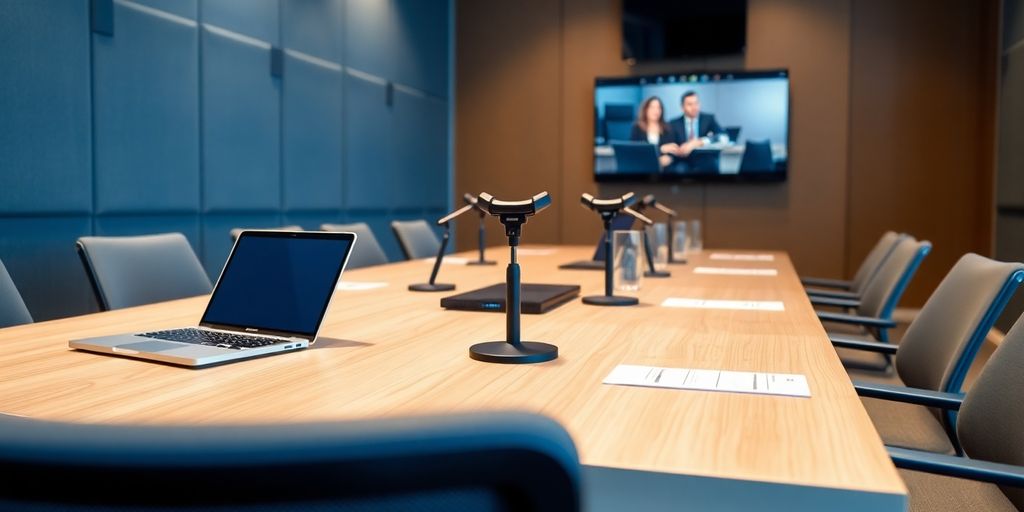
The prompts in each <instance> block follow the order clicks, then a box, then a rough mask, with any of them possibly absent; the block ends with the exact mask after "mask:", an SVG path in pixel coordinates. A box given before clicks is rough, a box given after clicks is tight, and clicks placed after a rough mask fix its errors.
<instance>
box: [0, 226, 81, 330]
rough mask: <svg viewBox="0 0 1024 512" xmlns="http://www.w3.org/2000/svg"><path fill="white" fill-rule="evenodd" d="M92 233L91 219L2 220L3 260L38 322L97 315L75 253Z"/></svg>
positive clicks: (1, 256) (0, 236) (0, 252)
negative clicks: (80, 241)
mask: <svg viewBox="0 0 1024 512" xmlns="http://www.w3.org/2000/svg"><path fill="white" fill-rule="evenodd" d="M91 231H92V220H91V219H90V218H89V217H88V216H69V217H22V218H0V259H3V262H4V265H5V266H6V267H7V270H8V271H9V272H10V273H11V278H12V279H13V280H14V284H15V285H16V286H17V287H18V291H19V292H21V296H22V298H23V299H24V300H25V305H26V306H28V309H29V312H31V313H32V318H33V319H34V320H35V321H37V322H41V321H44V320H50V319H53V318H60V317H65V316H71V315H82V314H85V313H90V312H92V311H96V309H97V308H96V305H95V302H94V300H93V298H92V291H91V289H90V288H89V281H88V279H87V278H86V276H85V272H84V270H83V269H82V264H81V263H80V262H79V260H78V256H77V255H76V254H75V240H77V239H78V237H80V236H86V235H89V234H90V233H91Z"/></svg>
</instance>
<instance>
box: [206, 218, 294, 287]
mask: <svg viewBox="0 0 1024 512" xmlns="http://www.w3.org/2000/svg"><path fill="white" fill-rule="evenodd" d="M202 224H203V225H202V247H203V251H202V253H199V254H200V260H201V261H202V262H203V268H205V269H206V273H207V274H208V275H209V276H210V280H211V281H214V280H216V279H217V276H219V275H220V271H221V268H223V267H224V262H225V261H226V260H227V257H228V254H229V253H230V252H231V230H232V229H235V228H276V227H280V226H282V225H283V224H284V223H282V222H281V215H280V214H278V213H259V214H251V215H246V214H207V215H203V220H202ZM214 282H216V281H214Z"/></svg>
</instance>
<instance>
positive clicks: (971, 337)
mask: <svg viewBox="0 0 1024 512" xmlns="http://www.w3.org/2000/svg"><path fill="white" fill-rule="evenodd" d="M1021 281H1024V264H1022V263H1016V262H1014V263H1002V262H999V261H995V260H991V259H988V258H985V257H983V256H979V255H977V254H966V255H964V256H963V257H961V258H960V260H959V261H957V263H956V264H955V265H953V268H952V269H951V270H950V271H949V273H948V274H946V277H945V278H943V279H942V282H941V283H939V286H938V287H937V288H936V289H935V291H934V292H933V293H932V295H931V297H929V298H928V301H927V302H925V304H924V307H922V308H921V312H920V313H919V314H918V315H917V317H916V318H915V319H914V321H913V322H912V323H911V324H910V326H909V327H908V328H907V332H906V334H904V335H903V339H902V340H900V343H899V345H893V344H890V343H878V342H873V341H864V340H860V339H847V338H844V337H843V336H841V335H836V336H833V337H832V343H833V345H835V346H836V347H844V348H847V349H856V350H863V351H868V352H874V353H879V354H890V355H892V356H893V367H894V369H895V371H881V372H880V371H869V370H858V369H849V370H847V371H848V372H849V374H850V378H851V379H853V381H854V388H856V389H857V392H858V393H860V394H861V396H863V397H865V398H864V399H863V401H864V407H865V408H866V409H867V411H868V415H869V416H871V420H872V421H873V422H874V424H875V428H876V429H877V430H878V433H879V435H880V436H881V437H882V441H884V442H885V444H887V445H892V446H900V447H904V448H915V449H919V450H927V451H932V452H939V453H947V452H948V453H952V452H954V451H955V446H954V445H955V443H956V435H955V432H954V430H953V429H954V428H955V425H956V420H955V418H954V417H953V415H951V414H945V415H943V417H942V425H938V424H936V423H935V421H934V420H935V415H934V414H933V413H932V412H931V411H929V410H928V409H926V408H924V407H920V406H914V405H907V404H902V403H899V402H893V401H887V400H878V399H874V398H869V397H871V396H872V393H878V392H886V391H889V390H891V389H892V388H893V387H894V386H896V387H902V386H910V387H913V388H919V389H928V390H932V391H942V392H947V393H959V392H960V390H961V387H962V386H963V382H964V379H965V378H966V377H967V371H968V370H969V369H970V367H971V363H972V362H973V361H974V358H975V356H976V355H977V354H978V350H979V349H980V348H981V345H982V344H983V343H984V341H985V337H986V335H987V334H988V332H989V329H991V328H992V325H993V324H994V323H995V321H996V320H997V319H998V318H999V315H1000V314H1001V313H1002V311H1003V309H1004V308H1005V307H1006V304H1007V303H1008V302H1009V300H1010V298H1011V297H1013V294H1014V293H1015V292H1016V291H1017V288H1018V287H1019V286H1020V284H1021ZM879 390H881V391H879ZM943 428H945V430H943Z"/></svg>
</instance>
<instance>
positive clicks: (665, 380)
mask: <svg viewBox="0 0 1024 512" xmlns="http://www.w3.org/2000/svg"><path fill="white" fill-rule="evenodd" d="M604 383H605V384H611V385H618V386H641V387H651V388H667V389H686V390H697V391H720V392H727V393H752V394H758V395H778V396H796V397H805V398H809V397H810V396H811V388H810V387H809V386H808V385H807V377H806V376H805V375H797V374H788V373H760V372H733V371H727V370H692V369H688V368H661V367H658V366H639V365H631V364H620V365H618V366H616V367H615V368H614V369H613V370H612V372H611V373H609V374H608V376H607V377H605V379H604Z"/></svg>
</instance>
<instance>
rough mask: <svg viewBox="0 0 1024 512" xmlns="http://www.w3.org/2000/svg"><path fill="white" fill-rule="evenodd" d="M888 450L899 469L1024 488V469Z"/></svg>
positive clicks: (914, 452)
mask: <svg viewBox="0 0 1024 512" xmlns="http://www.w3.org/2000/svg"><path fill="white" fill-rule="evenodd" d="M885 448H886V450H888V451H889V457H891V458H892V462H893V464H895V465H896V467H898V468H903V469H910V470H913V471H923V472H925V473H933V474H936V475H946V476H952V477H956V478H965V479H967V480H977V481H981V482H991V483H993V484H998V485H1008V486H1011V487H1024V467H1021V466H1014V465H1011V464H1002V463H999V462H988V461H984V460H977V459H967V458H964V457H957V456H955V455H945V454H940V453H931V452H922V451H919V450H908V449H906V448H897V447H895V446H886V447H885Z"/></svg>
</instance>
